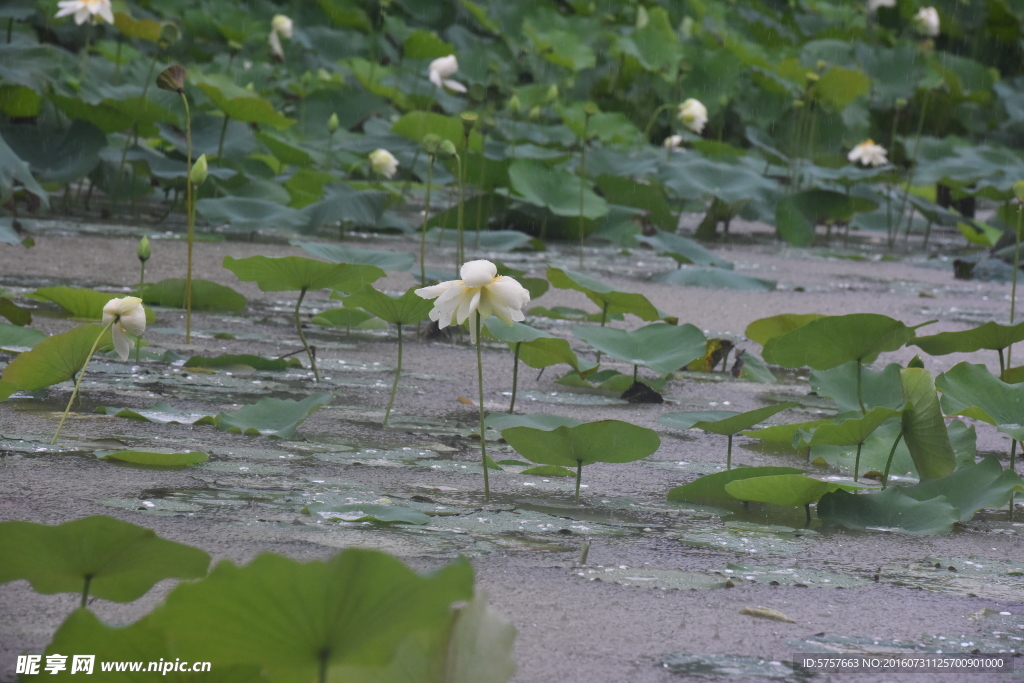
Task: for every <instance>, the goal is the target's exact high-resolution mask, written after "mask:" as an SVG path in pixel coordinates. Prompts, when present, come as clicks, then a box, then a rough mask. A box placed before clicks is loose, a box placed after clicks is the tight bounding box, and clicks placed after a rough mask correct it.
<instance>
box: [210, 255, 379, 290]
mask: <svg viewBox="0 0 1024 683" xmlns="http://www.w3.org/2000/svg"><path fill="white" fill-rule="evenodd" d="M224 267H225V268H227V269H228V270H230V271H231V272H232V273H234V274H235V275H236V276H237V277H238V279H239V280H241V281H242V282H255V283H256V284H257V285H258V286H259V288H260V289H261V290H262V291H264V292H286V291H308V290H316V289H335V290H339V291H342V292H354V291H356V290H358V289H359V288H360V287H362V286H363V285H365V284H369V283H371V282H373V281H375V280H378V279H380V278H382V277H384V275H385V273H384V271H383V270H381V269H380V268H378V267H377V266H365V265H352V264H348V263H324V262H323V261H314V260H313V259H309V258H305V257H303V256H283V257H279V258H271V257H268V256H250V257H248V258H241V259H236V258H232V257H231V256H225V257H224Z"/></svg>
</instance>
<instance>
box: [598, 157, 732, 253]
mask: <svg viewBox="0 0 1024 683" xmlns="http://www.w3.org/2000/svg"><path fill="white" fill-rule="evenodd" d="M590 161H591V157H590V156H588V157H587V166H590ZM596 183H597V187H598V189H599V190H600V191H601V194H602V195H603V196H604V198H605V200H606V201H607V202H608V203H609V204H611V205H617V206H627V207H632V208H634V209H640V210H641V211H644V212H645V213H646V214H647V215H648V216H649V217H650V221H651V223H653V224H654V225H656V226H658V227H659V228H660V230H658V231H657V232H656V233H655V234H654V235H651V236H649V237H645V236H642V235H638V236H637V238H636V241H637V242H643V243H646V244H648V245H650V246H651V247H653V248H654V249H656V250H657V251H659V252H664V253H666V254H668V255H669V256H671V257H672V258H674V259H676V260H677V261H679V260H680V259H686V260H683V261H681V262H682V263H697V264H700V265H708V266H717V267H719V268H732V264H731V263H729V262H728V261H725V260H723V259H720V258H718V257H716V256H715V255H714V254H713V253H711V252H710V251H708V250H706V249H704V248H703V247H702V246H700V245H699V244H697V243H696V242H694V241H693V240H691V239H688V238H686V237H682V236H680V235H677V234H675V230H676V226H677V225H678V224H679V220H678V216H677V213H676V212H674V211H673V210H672V207H671V205H670V204H669V203H668V200H667V199H666V198H665V189H664V188H663V187H662V186H661V185H659V184H658V183H655V182H650V181H647V182H646V183H640V182H637V181H635V180H633V179H632V178H628V177H623V176H616V175H602V176H600V177H599V178H598V179H597V180H596ZM650 240H653V241H650ZM630 244H632V242H630Z"/></svg>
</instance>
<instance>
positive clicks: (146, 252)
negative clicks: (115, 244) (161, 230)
mask: <svg viewBox="0 0 1024 683" xmlns="http://www.w3.org/2000/svg"><path fill="white" fill-rule="evenodd" d="M135 255H136V256H138V257H139V260H140V261H142V262H143V263H145V262H146V261H148V260H149V259H150V258H151V257H152V256H153V247H151V246H149V238H148V237H146V236H145V235H143V236H142V239H141V240H139V246H138V247H137V248H136V249H135Z"/></svg>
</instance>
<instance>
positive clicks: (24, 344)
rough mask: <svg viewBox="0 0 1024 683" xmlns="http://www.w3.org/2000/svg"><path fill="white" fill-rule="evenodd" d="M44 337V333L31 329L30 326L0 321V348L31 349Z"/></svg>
mask: <svg viewBox="0 0 1024 683" xmlns="http://www.w3.org/2000/svg"><path fill="white" fill-rule="evenodd" d="M44 339H46V335H45V334H44V333H42V332H40V331H39V330H33V329H32V328H31V327H21V326H19V325H8V324H7V323H0V350H3V351H11V350H12V349H18V350H23V349H31V348H32V347H33V346H35V345H36V344H38V343H39V342H41V341H42V340H44Z"/></svg>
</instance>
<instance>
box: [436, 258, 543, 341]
mask: <svg viewBox="0 0 1024 683" xmlns="http://www.w3.org/2000/svg"><path fill="white" fill-rule="evenodd" d="M459 274H460V275H462V279H461V280H449V281H448V282H442V283H441V284H439V285H434V286H432V287H422V288H420V289H417V290H416V294H418V295H419V296H421V297H423V298H424V299H437V301H435V302H434V308H433V309H432V310H431V311H430V319H431V320H433V321H435V322H437V323H438V326H439V327H440V328H441V329H444V328H445V327H448V326H449V325H451V324H452V322H453V321H454V322H455V323H457V324H459V325H461V324H462V323H464V322H466V321H467V320H469V331H470V335H471V337H472V340H473V342H474V343H475V342H476V317H475V316H477V315H480V316H481V317H483V318H487V317H488V316H491V315H494V316H496V317H497V318H498V319H499V320H501V321H502V322H503V323H505V324H506V325H511V324H512V323H513V322H516V321H522V320H525V319H526V316H525V315H523V310H522V309H523V306H525V305H526V304H527V303H529V301H530V293H529V292H528V291H526V289H525V288H524V287H523V286H522V285H521V284H519V282H517V281H516V280H515V279H514V278H511V277H508V276H506V275H498V268H497V266H495V265H494V264H493V263H491V262H490V261H485V260H482V259H481V260H479V261H467V262H466V263H463V264H462V268H461V269H460V270H459Z"/></svg>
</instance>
